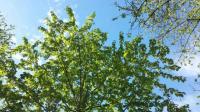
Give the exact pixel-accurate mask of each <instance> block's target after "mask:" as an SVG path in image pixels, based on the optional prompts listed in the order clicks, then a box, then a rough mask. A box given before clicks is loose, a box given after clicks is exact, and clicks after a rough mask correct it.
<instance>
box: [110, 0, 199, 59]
mask: <svg viewBox="0 0 200 112" xmlns="http://www.w3.org/2000/svg"><path fill="white" fill-rule="evenodd" d="M116 6H117V7H118V8H119V9H120V10H121V11H122V14H121V15H120V16H121V17H122V18H125V17H126V16H128V17H130V18H131V19H130V24H131V27H134V26H135V25H139V26H141V27H142V28H144V29H148V30H149V33H150V31H152V32H151V33H152V34H154V35H155V36H154V37H155V38H156V39H158V40H160V41H165V42H167V43H168V45H169V42H170V43H171V44H172V45H176V46H177V47H176V48H177V51H176V52H178V53H180V54H181V56H180V59H183V60H185V58H187V57H186V56H184V54H187V53H197V52H198V51H199V40H200V38H199V37H200V35H199V33H198V32H199V28H200V24H199V23H200V1H199V0H123V1H120V2H116ZM115 19H117V18H114V20H115ZM197 48H198V49H197ZM180 59H179V60H180ZM187 59H188V58H187Z"/></svg>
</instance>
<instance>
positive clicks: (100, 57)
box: [0, 7, 189, 112]
mask: <svg viewBox="0 0 200 112" xmlns="http://www.w3.org/2000/svg"><path fill="white" fill-rule="evenodd" d="M66 12H67V13H68V16H69V21H68V22H64V21H62V20H61V19H59V18H58V17H57V16H56V15H55V14H54V13H53V12H51V16H50V17H49V18H47V19H46V27H43V26H41V27H40V28H39V29H40V31H41V32H42V33H43V34H44V40H38V41H36V42H34V43H31V42H29V41H28V39H27V38H24V39H23V43H22V44H20V45H19V46H17V47H16V48H14V49H13V50H12V53H11V54H12V55H13V54H20V55H22V56H23V58H22V59H21V60H20V61H19V63H14V64H13V60H9V58H8V57H6V56H7V54H6V56H5V57H3V58H0V60H1V61H2V62H3V61H6V62H5V63H1V64H0V71H1V72H0V81H1V83H0V84H1V86H0V94H1V96H0V100H1V102H2V103H1V105H0V109H1V110H2V111H18V112H21V111H30V112H31V111H39V112H40V111H45V112H57V111H66V112H68V111H74V112H85V111H100V112H101V111H108V112H114V111H119V112H125V111H130V112H151V111H158V112H162V111H163V110H164V109H165V108H166V109H167V110H168V111H169V112H187V111H189V110H188V106H182V107H178V106H177V105H176V104H175V103H173V101H172V100H171V97H172V96H177V97H183V95H184V93H183V92H180V91H178V90H177V89H175V88H169V87H168V86H167V85H166V84H165V83H164V82H162V80H163V79H169V80H171V81H178V82H184V81H185V78H184V77H181V76H175V75H173V74H170V73H171V72H172V71H177V70H179V67H178V66H177V65H175V64H174V62H173V60H172V59H169V58H167V56H166V55H167V54H168V53H169V49H168V47H166V46H163V45H161V44H159V43H158V42H157V41H156V40H154V39H151V40H150V41H149V45H146V44H143V43H142V42H141V41H142V38H141V37H135V38H134V39H132V40H131V41H125V40H124V36H123V33H120V35H119V46H117V45H116V42H113V43H112V45H107V44H105V42H106V40H107V34H106V33H104V32H102V31H101V30H100V29H98V28H91V27H92V24H93V19H94V17H95V14H94V13H93V14H91V15H90V16H89V17H88V18H87V19H86V22H85V24H84V25H83V26H81V27H78V26H77V25H76V20H75V17H74V14H73V11H72V10H71V9H70V8H68V7H67V8H66ZM2 53H3V54H0V56H4V53H5V51H3V52H2ZM4 58H5V59H4ZM7 59H8V60H7ZM10 62H11V63H10ZM5 66H6V67H5Z"/></svg>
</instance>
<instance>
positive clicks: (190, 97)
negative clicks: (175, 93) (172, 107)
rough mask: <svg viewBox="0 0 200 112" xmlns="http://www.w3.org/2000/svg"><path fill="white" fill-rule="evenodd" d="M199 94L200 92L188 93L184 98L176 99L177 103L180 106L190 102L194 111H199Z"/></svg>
mask: <svg viewBox="0 0 200 112" xmlns="http://www.w3.org/2000/svg"><path fill="white" fill-rule="evenodd" d="M198 95H199V93H198V92H197V93H191V94H186V95H185V97H184V98H183V99H179V100H176V101H175V103H176V104H178V105H179V106H183V105H186V104H189V106H190V109H191V110H192V112H199V111H200V110H198V109H199V107H200V106H199V105H197V103H199V102H200V99H198V98H197V96H198Z"/></svg>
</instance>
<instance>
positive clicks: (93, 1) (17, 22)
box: [0, 0, 200, 112]
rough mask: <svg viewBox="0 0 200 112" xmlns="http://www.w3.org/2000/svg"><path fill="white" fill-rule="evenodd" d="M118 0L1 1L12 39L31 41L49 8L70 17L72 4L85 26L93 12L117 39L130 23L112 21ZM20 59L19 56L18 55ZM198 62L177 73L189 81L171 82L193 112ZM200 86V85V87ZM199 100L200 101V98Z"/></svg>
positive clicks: (99, 24)
mask: <svg viewBox="0 0 200 112" xmlns="http://www.w3.org/2000/svg"><path fill="white" fill-rule="evenodd" d="M115 1H116V0H0V12H1V14H3V15H4V16H5V17H6V20H7V22H8V23H9V24H12V25H14V26H15V30H14V33H15V34H16V36H15V38H14V39H13V41H15V42H17V43H19V42H20V41H21V37H23V36H26V37H28V38H29V39H31V40H32V41H34V40H35V39H40V38H41V33H40V32H39V31H38V27H39V26H40V25H42V24H43V23H42V21H43V20H44V18H45V17H47V16H48V12H49V11H50V10H54V11H55V12H56V14H57V15H58V16H59V17H61V18H63V19H67V16H66V13H65V7H66V5H68V6H71V7H72V8H73V10H74V12H75V16H76V18H77V20H78V24H79V25H82V24H83V22H84V20H85V19H86V17H87V16H88V15H89V14H91V13H92V12H96V18H95V25H94V27H98V28H100V29H101V30H102V31H104V32H108V34H109V37H108V38H109V39H108V43H110V42H112V40H117V39H118V34H119V32H120V31H123V32H128V31H129V28H130V27H129V23H128V19H119V20H117V21H112V18H113V17H116V16H118V15H119V14H120V13H119V11H118V9H117V8H116V7H115V6H114V2H115ZM132 31H133V32H134V33H133V34H134V35H137V34H143V35H144V36H145V37H150V35H148V33H147V32H141V31H140V30H139V29H133V30H132ZM16 58H19V56H16ZM197 62H200V58H198V57H197V58H196V59H195V60H194V65H193V66H182V69H181V71H179V72H178V73H177V74H181V75H184V76H186V77H187V80H188V81H187V82H186V84H184V86H183V85H180V84H174V83H169V85H172V84H173V86H176V87H177V88H179V89H181V90H183V91H185V92H187V94H186V96H185V97H184V98H183V99H177V100H176V102H177V103H178V104H180V105H182V104H185V103H189V104H190V105H191V108H192V112H199V111H200V109H199V108H200V107H198V106H196V105H195V103H196V102H197V99H196V98H195V97H196V96H197V95H198V92H194V91H192V89H193V87H196V88H197V89H198V88H199V87H197V86H195V85H194V82H193V80H194V78H196V76H197V73H198V72H200V70H199V69H198V68H197V67H196V66H197V64H198V63H197ZM199 89H200V88H199ZM199 102H200V101H199Z"/></svg>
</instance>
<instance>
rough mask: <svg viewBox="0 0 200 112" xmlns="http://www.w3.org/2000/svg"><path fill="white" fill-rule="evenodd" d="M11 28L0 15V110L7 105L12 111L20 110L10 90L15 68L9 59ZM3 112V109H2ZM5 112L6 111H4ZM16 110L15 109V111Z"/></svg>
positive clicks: (14, 95) (15, 94)
mask: <svg viewBox="0 0 200 112" xmlns="http://www.w3.org/2000/svg"><path fill="white" fill-rule="evenodd" d="M12 29H13V26H9V25H8V24H6V22H5V19H4V17H3V16H2V15H0V102H1V104H0V109H1V110H2V109H3V108H4V107H2V106H3V105H7V106H6V108H10V109H12V106H16V108H20V107H19V105H12V104H13V103H15V104H17V102H16V101H18V100H19V99H16V98H17V97H16V96H17V93H15V91H13V90H12V88H15V86H14V84H13V80H14V77H15V74H16V67H15V64H14V60H13V59H12V57H11V55H12V54H11V45H13V43H12V42H11V38H12V37H13V34H12V33H11V31H12ZM3 110H4V109H3ZM6 110H7V109H6ZM16 110H17V109H16Z"/></svg>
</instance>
